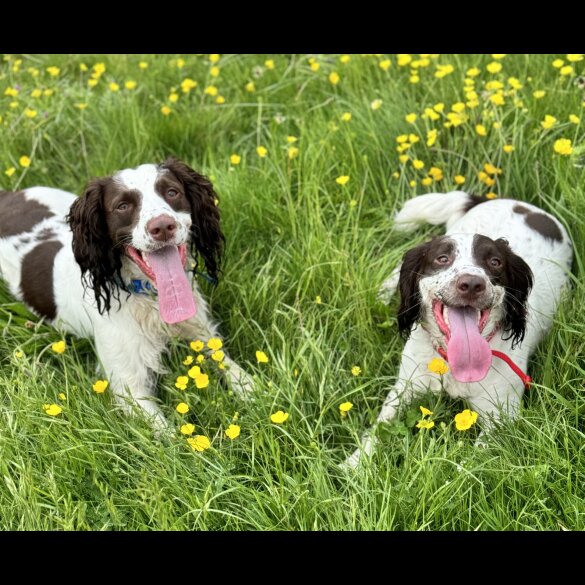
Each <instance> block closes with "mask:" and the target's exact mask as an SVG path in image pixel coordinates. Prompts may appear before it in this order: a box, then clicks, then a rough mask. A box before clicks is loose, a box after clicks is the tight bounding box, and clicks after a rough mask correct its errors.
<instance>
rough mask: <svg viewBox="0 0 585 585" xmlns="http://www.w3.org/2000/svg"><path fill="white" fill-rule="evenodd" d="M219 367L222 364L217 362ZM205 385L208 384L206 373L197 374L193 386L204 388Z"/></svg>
mask: <svg viewBox="0 0 585 585" xmlns="http://www.w3.org/2000/svg"><path fill="white" fill-rule="evenodd" d="M219 365H220V367H221V366H222V365H223V364H219ZM207 386H209V376H208V375H207V374H201V373H200V374H197V376H195V387H196V388H197V389H198V390H203V389H204V388H207Z"/></svg>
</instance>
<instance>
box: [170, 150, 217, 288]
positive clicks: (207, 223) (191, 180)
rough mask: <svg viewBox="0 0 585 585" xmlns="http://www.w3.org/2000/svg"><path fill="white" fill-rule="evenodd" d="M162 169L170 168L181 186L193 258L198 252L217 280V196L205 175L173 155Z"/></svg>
mask: <svg viewBox="0 0 585 585" xmlns="http://www.w3.org/2000/svg"><path fill="white" fill-rule="evenodd" d="M162 168H165V169H168V170H169V171H171V172H172V173H173V174H174V175H175V176H176V177H177V178H178V179H179V180H180V181H181V183H183V186H184V187H185V194H186V195H187V198H188V199H189V201H190V203H191V220H192V222H193V223H192V224H191V252H192V254H193V257H194V258H196V257H197V253H199V254H201V256H202V258H203V261H204V262H205V268H206V269H207V272H208V273H209V276H210V277H211V278H212V279H214V280H217V273H218V271H219V268H220V263H221V256H222V251H223V244H224V242H225V238H224V235H223V233H222V231H221V226H220V221H219V208H218V207H217V204H218V202H219V199H218V197H217V194H216V193H215V191H214V190H213V185H212V184H211V181H210V180H209V179H208V178H207V177H204V176H203V175H200V174H199V173H198V172H197V171H194V170H193V169H192V168H191V167H189V166H188V165H186V164H185V163H184V162H182V161H180V160H178V159H176V158H174V157H169V158H168V159H167V160H166V161H165V162H164V163H163V165H162Z"/></svg>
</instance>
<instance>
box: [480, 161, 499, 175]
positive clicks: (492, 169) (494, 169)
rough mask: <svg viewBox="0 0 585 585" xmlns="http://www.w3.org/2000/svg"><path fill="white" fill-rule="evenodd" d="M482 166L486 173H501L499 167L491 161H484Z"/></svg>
mask: <svg viewBox="0 0 585 585" xmlns="http://www.w3.org/2000/svg"><path fill="white" fill-rule="evenodd" d="M483 168H484V170H485V172H486V173H487V174H488V175H501V174H502V169H499V168H498V167H496V166H494V165H493V164H491V163H485V165H483Z"/></svg>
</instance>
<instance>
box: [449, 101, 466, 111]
mask: <svg viewBox="0 0 585 585" xmlns="http://www.w3.org/2000/svg"><path fill="white" fill-rule="evenodd" d="M451 109H452V110H453V111H454V112H457V113H458V114H459V113H461V112H462V111H463V110H464V109H465V104H464V103H463V102H457V103H456V104H453V105H452V106H451Z"/></svg>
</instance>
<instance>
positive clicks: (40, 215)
mask: <svg viewBox="0 0 585 585" xmlns="http://www.w3.org/2000/svg"><path fill="white" fill-rule="evenodd" d="M49 217H53V213H51V212H50V211H49V208H48V207H47V206H46V205H43V204H42V203H39V202H38V201H35V200H34V199H26V197H25V194H24V191H16V192H11V191H1V192H0V238H7V237H9V236H17V235H18V234H22V233H25V232H30V231H31V230H32V229H33V228H34V227H35V225H37V224H38V223H40V222H41V221H43V219H48V218H49Z"/></svg>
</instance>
